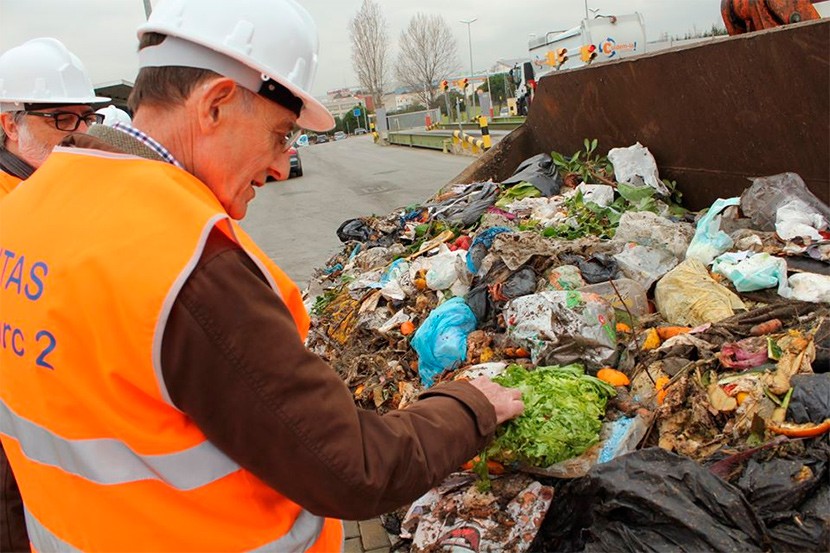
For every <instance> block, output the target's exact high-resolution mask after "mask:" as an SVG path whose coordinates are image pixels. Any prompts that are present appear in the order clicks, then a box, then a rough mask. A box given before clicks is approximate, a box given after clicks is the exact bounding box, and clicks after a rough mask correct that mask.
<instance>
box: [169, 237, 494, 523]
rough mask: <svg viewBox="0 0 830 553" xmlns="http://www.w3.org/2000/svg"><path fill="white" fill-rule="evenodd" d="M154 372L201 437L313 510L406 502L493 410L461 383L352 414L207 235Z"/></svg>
mask: <svg viewBox="0 0 830 553" xmlns="http://www.w3.org/2000/svg"><path fill="white" fill-rule="evenodd" d="M162 374H163V378H164V383H165V385H166V387H167V389H168V392H169V394H170V397H171V399H172V400H173V402H174V404H175V405H176V406H177V407H178V408H179V409H181V410H182V411H183V412H184V413H186V414H187V415H188V416H190V417H191V418H192V419H193V420H194V421H195V423H196V424H197V425H198V426H199V427H200V428H201V429H202V431H203V432H204V433H205V435H206V436H207V438H208V439H209V440H210V441H211V442H213V443H214V444H215V445H216V446H217V447H218V448H219V449H221V450H222V451H224V452H225V454H227V455H228V456H229V457H230V458H232V459H233V460H234V461H236V462H237V463H238V464H239V465H240V466H242V467H244V468H246V469H247V470H249V471H250V472H252V473H253V474H255V475H256V476H257V477H259V478H260V479H261V480H263V481H264V482H265V483H266V484H267V485H269V486H271V487H272V488H274V489H275V490H277V491H279V492H280V493H282V494H283V495H285V496H286V497H288V498H290V499H292V500H293V501H295V502H296V503H298V504H300V505H302V506H303V507H304V508H305V509H307V510H309V511H311V512H312V513H315V514H317V515H321V516H330V517H337V518H343V519H348V520H361V519H364V518H367V517H371V516H375V515H378V514H380V513H384V512H388V511H391V510H393V509H396V508H398V507H400V506H401V505H404V504H406V503H408V502H411V501H413V500H414V499H416V498H417V497H419V496H420V495H422V494H423V493H424V492H426V491H427V490H428V489H430V488H431V487H433V486H435V485H437V484H438V483H440V482H441V480H442V479H443V478H444V477H446V476H447V475H448V474H449V473H450V472H451V471H453V470H454V469H456V468H457V467H458V466H459V465H460V464H461V463H463V462H464V461H466V460H468V459H470V458H471V457H473V456H474V455H475V454H476V453H478V452H479V451H481V449H482V448H483V447H484V446H485V445H486V444H487V442H488V441H489V440H490V439H491V438H492V435H493V432H494V430H495V411H494V409H493V407H492V405H491V404H490V403H489V402H488V401H487V399H486V398H485V397H484V395H483V394H481V392H479V391H478V390H477V389H475V388H474V387H473V386H471V385H470V384H469V383H466V382H454V383H450V384H444V385H440V386H435V387H434V388H433V389H431V390H430V392H429V394H425V395H424V396H423V399H421V400H420V401H417V402H415V403H414V404H412V405H410V406H409V407H408V408H406V409H402V410H398V411H394V412H391V413H388V414H386V415H384V416H379V415H378V414H377V413H375V412H371V411H365V410H360V409H358V408H357V407H356V406H355V405H354V403H353V401H352V397H351V393H350V392H349V390H348V388H347V387H346V386H345V384H343V382H342V381H341V380H340V377H339V376H338V375H337V373H336V372H335V371H334V370H333V369H332V368H331V367H330V366H329V365H327V364H326V363H325V362H324V361H323V360H321V359H320V358H319V357H317V356H316V355H314V354H312V353H311V352H310V351H308V350H307V349H306V348H305V346H304V345H303V343H302V341H301V340H300V337H299V335H298V333H297V330H296V327H295V326H294V323H293V320H292V318H291V314H290V313H289V311H288V309H287V308H286V306H285V305H284V304H283V303H282V301H281V300H280V299H279V297H278V296H277V295H276V294H275V293H274V292H273V290H272V289H271V288H270V287H269V286H268V285H267V284H266V282H265V281H264V279H263V277H262V275H261V273H260V272H259V271H258V269H257V268H256V266H255V265H254V264H253V262H252V261H251V260H250V259H249V258H248V257H247V255H246V254H245V253H244V252H242V251H241V250H240V249H239V248H238V247H236V246H235V245H234V244H233V243H232V242H230V241H229V240H228V239H227V238H225V237H224V236H222V235H221V234H217V233H213V234H212V235H211V237H210V239H209V240H208V247H207V248H206V250H205V252H204V254H203V256H202V258H201V260H200V262H199V264H198V265H197V267H196V269H195V270H194V272H193V273H192V274H191V276H190V278H189V279H188V280H187V282H186V283H185V285H184V287H183V288H182V291H181V292H180V294H179V296H178V298H177V299H176V301H175V303H174V305H173V309H172V312H171V314H170V318H169V321H168V324H167V326H166V328H165V332H164V338H163V342H162Z"/></svg>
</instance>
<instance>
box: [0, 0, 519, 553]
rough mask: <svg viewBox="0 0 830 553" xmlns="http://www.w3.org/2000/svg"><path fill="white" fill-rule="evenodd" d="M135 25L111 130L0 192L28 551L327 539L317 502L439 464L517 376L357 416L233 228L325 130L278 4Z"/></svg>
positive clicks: (453, 459) (382, 503)
mask: <svg viewBox="0 0 830 553" xmlns="http://www.w3.org/2000/svg"><path fill="white" fill-rule="evenodd" d="M138 34H139V43H140V45H139V49H140V52H139V67H140V70H139V74H138V76H137V78H136V82H135V87H134V89H133V93H132V95H131V98H130V108H131V109H132V110H133V112H134V115H133V125H132V126H128V125H125V124H122V123H116V125H115V126H114V127H106V126H104V125H94V126H93V127H92V128H91V129H90V133H89V134H88V135H73V136H70V137H69V138H68V139H67V141H66V142H65V143H66V144H67V145H70V146H72V147H65V148H61V147H59V148H57V149H56V150H55V151H54V153H53V154H52V155H51V156H49V159H48V160H47V161H46V163H44V164H43V166H42V167H40V168H39V169H38V171H37V172H36V173H35V174H34V175H33V176H32V177H31V178H30V179H29V180H28V181H27V182H26V186H23V187H20V189H18V190H17V191H16V192H15V194H12V195H9V196H8V197H7V198H6V200H5V201H4V202H0V231H2V237H3V242H4V244H3V246H4V247H5V248H7V251H11V252H13V255H12V256H11V257H10V259H9V261H8V265H9V266H10V267H11V266H17V265H18V264H19V265H20V267H21V269H20V275H21V277H20V283H19V284H18V283H14V284H13V285H11V286H8V285H6V286H4V287H0V301H2V304H3V315H4V321H5V322H7V323H8V324H9V325H11V326H12V327H13V328H14V329H15V330H16V331H19V332H18V333H17V336H18V339H17V343H16V345H15V341H14V338H13V337H12V334H14V332H11V333H10V334H9V335H10V338H9V340H10V344H12V346H13V347H8V348H6V349H0V380H2V382H3V387H2V389H0V400H1V401H0V409H3V411H4V413H3V419H4V420H6V421H7V422H5V423H4V426H3V427H2V429H1V430H0V439H2V441H3V445H4V446H5V447H6V451H7V453H8V456H9V460H10V461H11V464H12V468H13V469H14V471H15V474H16V475H17V477H18V482H19V483H20V489H21V492H22V494H23V500H24V503H25V505H26V509H27V525H28V528H29V536H30V538H31V540H32V543H33V546H34V548H35V549H37V550H44V551H51V550H71V551H77V550H102V551H124V550H143V551H162V550H168V551H242V550H259V551H326V552H328V551H337V550H340V549H342V547H343V544H344V541H343V531H342V523H341V522H340V520H339V519H344V518H345V519H350V520H362V519H365V518H367V517H371V516H375V515H378V514H380V513H384V512H387V511H390V510H392V509H395V508H397V507H399V506H401V505H403V504H405V503H408V502H410V501H413V500H414V499H416V498H417V497H419V496H420V495H421V494H423V493H424V492H426V491H427V490H428V489H430V488H431V487H433V486H435V485H436V484H438V483H439V482H441V481H442V480H443V478H445V477H446V476H447V475H448V474H449V473H450V472H452V471H453V470H454V469H456V468H457V467H458V466H459V465H460V464H461V463H463V462H464V461H466V460H467V459H469V458H471V457H473V456H474V455H475V454H476V453H477V452H479V451H481V449H482V448H483V447H485V445H486V444H487V443H488V441H489V440H490V439H491V437H492V435H493V433H494V431H495V428H496V425H497V424H499V423H500V422H503V421H505V420H507V419H510V418H512V417H515V416H517V415H518V414H519V413H520V412H521V411H522V409H523V407H524V406H523V404H522V402H521V399H520V392H519V391H518V390H513V389H509V388H504V387H501V386H499V385H498V384H495V383H493V382H491V381H490V380H488V379H486V378H483V379H476V380H472V381H463V382H453V383H448V384H439V385H436V386H434V387H432V388H430V389H429V390H428V391H427V392H426V393H424V394H422V395H421V398H420V399H419V400H418V401H416V402H414V403H413V404H411V405H410V406H409V407H407V408H406V409H404V410H400V411H396V412H392V413H389V414H386V415H384V416H380V415H378V414H377V413H375V412H369V411H362V410H359V409H357V408H356V407H355V405H354V402H353V400H352V396H351V393H350V392H349V390H348V388H347V387H346V386H345V385H344V384H343V382H342V381H341V380H340V378H339V377H338V376H337V373H336V372H335V371H334V370H333V369H332V368H331V367H330V366H328V365H327V364H326V363H325V362H324V361H322V360H321V359H320V358H318V357H317V356H316V355H314V354H313V353H311V352H310V351H308V350H307V349H306V348H305V347H304V345H303V339H304V338H305V335H306V332H307V330H308V324H309V319H308V315H307V314H306V311H305V309H304V308H303V302H302V298H301V296H300V293H299V290H298V289H297V287H296V285H295V284H294V283H293V282H291V281H290V280H289V279H288V277H287V276H286V275H285V274H284V273H283V272H282V271H281V270H280V269H279V267H277V266H276V265H275V264H274V263H273V262H272V261H271V260H269V259H268V257H267V256H266V255H265V254H264V253H263V252H262V251H261V250H260V249H259V248H258V247H257V245H256V244H255V243H254V242H253V241H252V240H251V238H250V237H249V236H248V235H247V234H246V233H245V232H244V231H243V230H242V228H241V227H240V226H239V225H238V223H237V222H236V220H237V219H240V218H242V217H243V216H244V215H245V212H246V210H247V204H248V202H250V201H251V200H252V199H253V197H254V195H255V189H256V188H257V187H259V186H262V185H263V184H264V183H265V181H266V179H267V178H268V177H269V176H271V177H273V178H276V179H278V180H282V179H285V178H287V177H288V172H289V154H288V149H289V148H290V146H291V143H292V141H293V137H294V136H296V134H297V132H296V131H297V130H298V129H299V128H305V129H309V130H314V131H320V132H322V131H326V130H328V129H330V128H331V127H333V125H334V122H333V119H332V117H331V115H330V114H329V113H328V112H327V111H326V109H325V108H324V107H323V106H322V105H321V104H320V103H319V102H318V101H317V100H315V99H314V98H313V97H312V96H311V84H312V80H313V77H314V72H315V70H316V67H317V32H316V28H315V26H314V24H313V22H312V21H311V19H310V17H309V15H308V13H306V11H305V10H304V9H303V8H302V7H300V5H299V4H297V3H296V2H294V1H293V0H235V1H234V2H228V1H226V0H159V2H157V3H156V5H155V6H154V11H153V13H152V15H151V17H150V18H149V20H148V22H147V23H146V24H144V25H143V26H142V27H140V28H139V33H138ZM286 209H290V207H289V206H286ZM285 239H286V240H297V239H299V236H286V237H285ZM15 348H16V349H15ZM32 395H34V396H36V397H38V398H40V401H37V402H32V401H27V399H26V398H27V397H31V396H32Z"/></svg>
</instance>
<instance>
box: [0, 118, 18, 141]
mask: <svg viewBox="0 0 830 553" xmlns="http://www.w3.org/2000/svg"><path fill="white" fill-rule="evenodd" d="M0 127H3V132H4V133H6V136H7V137H9V140H11V141H12V142H17V140H18V137H19V135H20V125H18V124H17V122H16V121H15V120H14V113H9V112H5V113H0Z"/></svg>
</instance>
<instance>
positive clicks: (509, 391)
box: [470, 376, 525, 424]
mask: <svg viewBox="0 0 830 553" xmlns="http://www.w3.org/2000/svg"><path fill="white" fill-rule="evenodd" d="M470 384H472V385H473V386H475V387H476V388H478V390H479V391H480V392H481V393H482V394H484V395H485V396H486V397H487V399H488V400H489V401H490V403H492V404H493V407H494V408H495V409H496V424H501V423H503V422H504V421H509V420H510V419H513V418H516V417H518V416H519V415H521V414H522V412H523V411H524V410H525V404H524V403H523V402H522V392H521V391H520V390H517V389H516V388H505V387H504V386H502V385H501V384H496V383H495V382H493V381H492V380H490V379H489V378H487V377H486V376H481V377H479V378H476V379H475V380H471V381H470Z"/></svg>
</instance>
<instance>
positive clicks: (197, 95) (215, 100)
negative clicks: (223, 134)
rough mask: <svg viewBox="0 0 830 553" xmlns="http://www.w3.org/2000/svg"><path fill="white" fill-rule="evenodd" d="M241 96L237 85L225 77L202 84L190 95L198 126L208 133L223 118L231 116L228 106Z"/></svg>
mask: <svg viewBox="0 0 830 553" xmlns="http://www.w3.org/2000/svg"><path fill="white" fill-rule="evenodd" d="M240 94H241V91H240V90H239V85H238V84H237V83H236V82H235V81H234V80H233V79H228V78H227V77H219V78H217V79H213V80H210V81H207V82H206V83H203V84H202V85H200V86H198V87H197V88H196V90H194V92H193V94H192V95H191V98H190V99H191V100H193V107H194V108H195V109H196V112H197V115H198V120H199V126H200V127H201V128H202V130H203V131H210V130H212V129H214V128H216V127H217V126H219V125H220V124H221V123H222V122H223V119H224V118H225V117H229V116H231V114H230V111H229V109H228V108H229V106H230V104H231V103H232V102H233V101H234V100H235V99H236V98H237V96H239V95H240Z"/></svg>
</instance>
